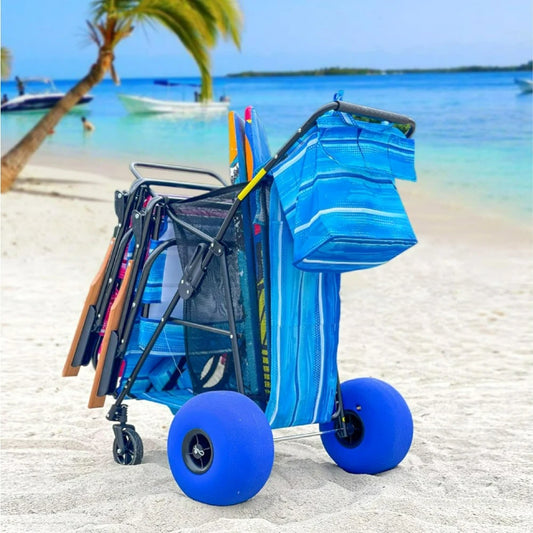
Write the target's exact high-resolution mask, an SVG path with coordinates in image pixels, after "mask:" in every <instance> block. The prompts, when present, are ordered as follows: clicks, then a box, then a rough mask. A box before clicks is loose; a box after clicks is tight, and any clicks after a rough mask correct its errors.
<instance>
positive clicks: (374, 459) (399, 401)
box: [320, 378, 413, 474]
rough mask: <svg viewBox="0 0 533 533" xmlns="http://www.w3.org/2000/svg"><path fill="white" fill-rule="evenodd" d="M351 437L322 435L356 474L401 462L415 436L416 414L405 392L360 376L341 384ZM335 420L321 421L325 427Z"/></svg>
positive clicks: (335, 457) (329, 449)
mask: <svg viewBox="0 0 533 533" xmlns="http://www.w3.org/2000/svg"><path fill="white" fill-rule="evenodd" d="M341 394H342V401H343V406H344V414H345V420H346V426H347V430H348V436H347V437H344V438H342V437H340V436H339V435H338V433H336V432H332V433H326V434H324V435H322V436H321V438H322V444H323V445H324V448H325V449H326V451H327V452H328V454H329V456H330V457H331V458H332V459H333V460H334V461H335V463H337V465H339V466H340V467H341V468H343V469H344V470H346V471H347V472H350V473H352V474H378V473H379V472H384V471H385V470H390V469H391V468H394V467H395V466H397V465H398V464H399V463H400V462H401V461H402V460H403V458H404V457H405V456H406V455H407V452H408V451H409V448H410V446H411V442H412V440H413V418H412V416H411V411H410V410H409V407H408V406H407V403H406V402H405V400H404V399H403V397H402V396H401V394H400V393H399V392H398V391H397V390H396V389H395V388H393V387H392V386H391V385H389V384H388V383H385V382H384V381H381V380H379V379H374V378H359V379H353V380H350V381H346V382H345V383H343V384H342V385H341ZM334 428H335V423H334V422H333V421H332V422H327V423H324V424H320V429H321V430H322V431H327V430H331V429H334Z"/></svg>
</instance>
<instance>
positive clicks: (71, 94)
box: [1, 49, 112, 192]
mask: <svg viewBox="0 0 533 533" xmlns="http://www.w3.org/2000/svg"><path fill="white" fill-rule="evenodd" d="M110 55H111V53H110V52H106V51H105V50H102V49H100V50H99V53H98V60H97V62H96V63H95V64H94V65H93V66H92V67H91V70H90V71H89V73H88V74H87V76H85V77H84V78H83V79H82V80H80V81H79V82H78V83H77V84H76V85H75V86H74V87H72V89H70V91H68V92H67V93H66V94H65V96H64V97H63V98H62V99H61V100H59V102H57V104H56V105H55V106H54V107H53V108H52V109H50V111H49V112H48V113H47V114H46V115H45V116H44V117H42V118H41V120H39V122H38V123H37V124H36V125H35V126H34V127H33V128H32V129H31V130H30V131H29V132H28V133H27V134H26V135H25V136H24V137H23V138H22V139H21V140H20V141H19V142H18V143H17V144H16V145H15V146H14V147H13V148H11V150H9V152H7V153H6V154H5V155H4V156H2V187H1V191H2V192H7V191H9V190H10V189H11V187H12V186H13V183H15V180H16V179H17V176H18V175H19V173H20V172H21V170H22V169H23V168H24V166H25V165H26V163H27V162H28V161H29V159H30V158H31V156H32V155H33V154H34V153H35V152H36V151H37V149H38V148H39V146H41V144H42V142H43V141H44V140H45V139H46V136H47V135H48V134H49V132H51V131H52V130H53V129H54V128H55V126H56V125H57V123H58V122H59V121H60V120H61V119H62V118H63V116H64V115H66V114H67V113H68V112H69V111H70V110H71V109H72V108H73V107H74V106H75V105H76V104H77V103H78V102H79V100H80V99H81V98H82V97H83V96H84V95H85V94H87V93H88V92H89V91H90V90H91V89H92V87H94V86H95V85H96V84H98V83H99V82H100V81H102V79H103V77H104V75H105V73H106V71H107V70H108V69H109V66H110V64H111V61H112V55H111V57H109V56H110Z"/></svg>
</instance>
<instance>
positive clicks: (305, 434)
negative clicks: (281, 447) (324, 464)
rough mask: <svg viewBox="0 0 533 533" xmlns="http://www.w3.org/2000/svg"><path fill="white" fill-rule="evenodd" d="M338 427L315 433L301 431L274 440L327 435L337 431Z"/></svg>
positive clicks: (281, 440) (280, 440)
mask: <svg viewBox="0 0 533 533" xmlns="http://www.w3.org/2000/svg"><path fill="white" fill-rule="evenodd" d="M336 431H337V430H336V429H328V430H326V431H316V432H314V433H301V434H299V435H286V436H284V437H274V442H283V441H285V440H297V439H306V438H307V437H320V435H325V434H326V433H335V432H336Z"/></svg>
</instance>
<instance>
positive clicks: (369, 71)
mask: <svg viewBox="0 0 533 533" xmlns="http://www.w3.org/2000/svg"><path fill="white" fill-rule="evenodd" d="M532 69H533V61H529V62H528V63H524V64H523V65H515V66H509V67H482V66H470V67H452V68H424V69H421V68H402V69H386V70H379V69H373V68H342V67H328V68H319V69H315V70H294V71H273V72H261V71H253V70H247V71H245V72H238V73H235V74H227V75H226V77H227V78H261V77H275V76H348V75H349V76H353V75H357V76H365V75H381V74H433V73H447V72H511V71H528V70H529V71H531V70H532Z"/></svg>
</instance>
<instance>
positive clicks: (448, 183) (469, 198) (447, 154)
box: [2, 72, 533, 221]
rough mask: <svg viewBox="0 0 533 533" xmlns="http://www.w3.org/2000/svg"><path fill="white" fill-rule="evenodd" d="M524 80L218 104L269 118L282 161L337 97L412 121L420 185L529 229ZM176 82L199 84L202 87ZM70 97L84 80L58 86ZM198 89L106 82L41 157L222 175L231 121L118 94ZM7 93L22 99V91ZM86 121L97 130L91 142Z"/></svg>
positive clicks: (15, 133)
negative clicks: (308, 123) (149, 111)
mask: <svg viewBox="0 0 533 533" xmlns="http://www.w3.org/2000/svg"><path fill="white" fill-rule="evenodd" d="M529 76H530V74H529V73H524V72H482V73H434V74H426V73H424V74H422V73H420V74H397V75H381V76H380V75H375V76H325V77H262V78H225V77H224V78H216V79H215V82H214V83H215V96H217V97H218V96H220V95H222V94H226V95H228V96H229V97H230V98H231V105H230V109H232V110H235V111H237V112H239V113H240V114H241V116H242V115H243V114H244V109H245V107H246V106H249V105H252V106H254V107H255V108H256V110H257V112H258V114H259V115H260V117H261V119H262V121H263V123H264V125H265V128H266V131H267V134H268V138H269V144H270V148H271V150H272V152H275V151H276V150H277V149H278V148H280V147H281V146H282V145H283V144H284V142H285V141H286V140H288V138H289V137H290V136H291V135H292V134H293V133H294V132H295V131H296V130H297V128H298V127H299V126H300V125H301V124H302V123H303V122H305V120H306V119H307V118H308V116H309V115H310V114H311V113H313V112H314V111H315V110H316V109H317V108H319V107H320V106H322V105H324V104H326V103H328V102H329V101H331V99H332V97H333V95H334V93H336V92H337V91H339V90H341V89H342V90H343V91H344V99H345V100H346V101H349V102H353V103H357V104H361V105H366V106H370V107H377V108H382V109H386V110H389V111H395V112H398V113H402V114H405V115H409V116H410V117H412V118H413V119H414V120H415V121H416V123H417V130H416V133H415V136H414V138H415V142H416V167H417V172H418V175H419V181H420V186H421V187H424V188H425V189H427V190H430V191H433V192H435V193H437V194H442V195H445V196H446V195H448V196H449V197H450V198H455V199H460V200H461V201H462V202H464V203H465V204H467V205H470V206H472V207H475V208H476V209H478V208H480V209H484V210H487V211H490V212H493V213H495V214H501V215H503V216H507V217H511V218H514V219H517V220H520V221H527V220H530V219H531V216H532V207H533V198H532V194H533V108H532V101H533V97H532V96H533V95H532V94H531V93H529V94H523V93H520V91H519V89H518V87H517V86H516V84H515V83H514V79H515V78H519V77H529ZM173 81H180V82H183V83H197V82H198V80H197V79H194V78H181V79H179V78H175V79H174V78H173ZM55 83H56V86H57V88H58V89H59V90H62V91H66V90H68V89H69V88H70V87H71V86H72V85H73V84H74V83H75V80H59V81H58V80H56V82H55ZM192 91H193V89H192V88H190V87H186V86H183V87H177V88H172V89H168V88H164V87H160V86H157V85H154V83H153V79H124V80H122V85H121V86H120V87H116V86H115V85H114V84H113V83H112V82H111V81H110V80H105V81H103V82H102V83H101V84H100V85H99V86H97V87H95V88H94V89H93V90H92V91H91V94H92V95H94V100H93V101H92V102H91V103H90V104H89V105H88V106H87V107H85V108H83V110H82V109H79V110H76V111H75V112H71V113H70V114H69V115H68V116H67V117H65V118H64V119H63V120H62V121H61V122H60V124H59V125H58V126H57V128H56V130H55V133H54V134H53V135H50V136H49V137H48V139H47V140H46V142H45V143H44V146H43V147H42V148H41V149H40V152H41V153H44V154H46V153H50V154H51V155H55V156H61V154H67V156H68V157H69V158H72V157H73V156H74V157H80V158H81V159H83V160H86V161H87V165H88V168H87V170H90V165H91V161H95V160H96V159H97V158H99V157H101V158H106V159H109V158H114V159H120V160H124V161H134V160H135V161H152V162H162V163H163V162H164V163H174V164H183V165H195V166H202V167H206V168H212V169H216V170H218V171H220V169H223V168H225V167H226V166H227V161H228V127H227V117H226V116H221V117H218V118H212V119H208V120H202V119H180V118H176V117H173V116H170V115H131V114H128V113H127V112H126V110H125V109H124V108H123V106H122V104H121V102H120V101H119V99H118V98H117V93H121V92H122V93H126V94H133V95H144V96H153V97H155V98H162V99H192ZM2 93H7V94H8V95H9V96H10V97H12V96H15V94H16V91H15V86H14V83H13V82H6V83H3V84H2ZM82 115H85V116H87V117H88V118H89V120H90V121H91V122H93V123H94V124H95V126H96V131H94V132H93V133H91V134H90V135H84V134H83V133H82V128H81V122H80V118H81V116H82ZM39 116H40V115H39V114H38V113H27V114H23V113H18V114H15V113H8V114H2V151H3V152H5V151H6V150H7V149H9V147H10V146H12V145H13V144H14V143H15V142H16V141H17V140H18V139H20V138H21V137H22V136H23V135H24V134H25V133H26V132H27V131H28V130H29V129H30V128H31V126H32V125H33V124H34V123H35V122H36V121H37V120H38V118H39Z"/></svg>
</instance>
